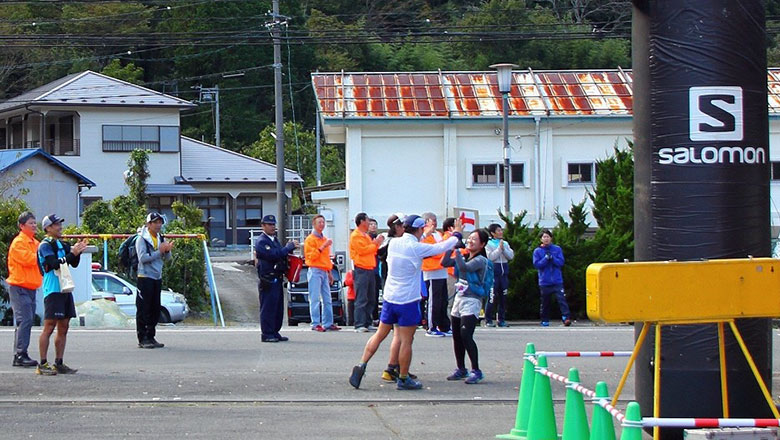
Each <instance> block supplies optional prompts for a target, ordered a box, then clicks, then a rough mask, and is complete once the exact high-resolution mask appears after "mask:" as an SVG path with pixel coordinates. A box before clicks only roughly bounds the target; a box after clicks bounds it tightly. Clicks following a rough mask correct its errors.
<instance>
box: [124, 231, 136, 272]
mask: <svg viewBox="0 0 780 440" xmlns="http://www.w3.org/2000/svg"><path fill="white" fill-rule="evenodd" d="M137 239H138V234H134V235H131V236H129V237H127V238H126V239H125V241H123V242H122V244H121V245H119V267H120V268H121V269H124V270H132V271H137V270H138V253H136V251H135V241H136V240H137Z"/></svg>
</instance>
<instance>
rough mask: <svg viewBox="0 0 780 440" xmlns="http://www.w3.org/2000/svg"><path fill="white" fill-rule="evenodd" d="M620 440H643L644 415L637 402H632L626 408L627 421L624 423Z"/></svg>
mask: <svg viewBox="0 0 780 440" xmlns="http://www.w3.org/2000/svg"><path fill="white" fill-rule="evenodd" d="M620 440H642V413H641V412H640V411H639V404H638V403H636V402H630V403H629V404H628V407H627V408H626V419H625V421H624V422H623V432H622V433H621V434H620Z"/></svg>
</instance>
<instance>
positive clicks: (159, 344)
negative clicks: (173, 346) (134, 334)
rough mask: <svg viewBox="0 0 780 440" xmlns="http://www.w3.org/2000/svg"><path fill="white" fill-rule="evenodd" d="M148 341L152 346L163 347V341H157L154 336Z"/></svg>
mask: <svg viewBox="0 0 780 440" xmlns="http://www.w3.org/2000/svg"><path fill="white" fill-rule="evenodd" d="M149 343H151V344H152V345H154V348H163V347H165V344H163V343H161V342H157V339H154V338H152V339H151V340H150V341H149Z"/></svg>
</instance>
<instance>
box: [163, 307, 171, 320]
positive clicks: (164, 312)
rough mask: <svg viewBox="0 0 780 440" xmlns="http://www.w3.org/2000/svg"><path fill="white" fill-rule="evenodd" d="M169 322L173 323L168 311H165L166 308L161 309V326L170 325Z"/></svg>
mask: <svg viewBox="0 0 780 440" xmlns="http://www.w3.org/2000/svg"><path fill="white" fill-rule="evenodd" d="M169 322H171V314H170V313H168V311H167V310H165V308H161V309H160V323H161V324H168V323H169Z"/></svg>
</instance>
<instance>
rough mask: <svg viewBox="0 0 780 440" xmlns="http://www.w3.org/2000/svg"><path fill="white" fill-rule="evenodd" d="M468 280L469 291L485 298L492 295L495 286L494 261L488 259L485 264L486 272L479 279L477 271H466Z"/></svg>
mask: <svg viewBox="0 0 780 440" xmlns="http://www.w3.org/2000/svg"><path fill="white" fill-rule="evenodd" d="M466 281H468V283H469V291H471V293H474V294H476V295H479V296H481V297H483V298H487V297H488V296H490V290H491V289H492V288H493V281H494V275H493V263H491V262H490V260H488V262H487V263H486V264H485V273H484V274H483V276H482V279H481V280H480V279H479V276H478V275H477V272H466Z"/></svg>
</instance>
